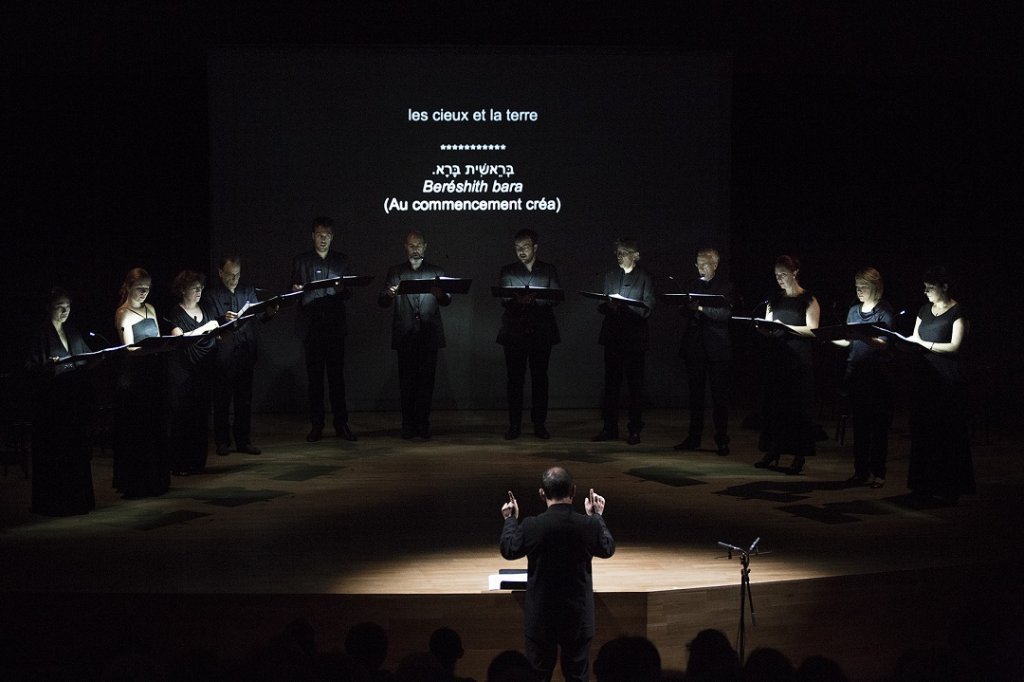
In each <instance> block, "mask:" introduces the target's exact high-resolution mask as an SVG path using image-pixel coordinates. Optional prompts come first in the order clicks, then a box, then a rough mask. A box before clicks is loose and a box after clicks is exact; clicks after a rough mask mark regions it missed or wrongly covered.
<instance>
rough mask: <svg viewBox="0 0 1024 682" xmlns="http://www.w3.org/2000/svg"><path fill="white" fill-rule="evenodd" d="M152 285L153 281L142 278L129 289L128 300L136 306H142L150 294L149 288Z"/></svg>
mask: <svg viewBox="0 0 1024 682" xmlns="http://www.w3.org/2000/svg"><path fill="white" fill-rule="evenodd" d="M152 286H153V282H152V281H150V280H148V279H140V280H139V281H138V282H136V283H135V284H133V285H132V286H131V287H130V288H129V289H128V300H129V301H131V303H132V305H133V306H135V307H136V308H138V307H141V306H142V305H143V304H144V303H145V302H146V297H147V296H149V290H150V289H151V288H152Z"/></svg>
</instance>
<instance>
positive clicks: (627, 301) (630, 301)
mask: <svg viewBox="0 0 1024 682" xmlns="http://www.w3.org/2000/svg"><path fill="white" fill-rule="evenodd" d="M576 293H578V294H579V295H580V296H583V297H584V298H592V299H594V300H597V301H604V302H605V303H608V302H610V301H615V302H617V303H622V304H624V305H628V306H630V307H632V308H640V309H641V310H647V309H648V307H647V304H646V303H644V302H643V301H641V300H640V299H637V298H626V297H625V296H619V295H618V294H599V293H597V292H596V291H578V292H576Z"/></svg>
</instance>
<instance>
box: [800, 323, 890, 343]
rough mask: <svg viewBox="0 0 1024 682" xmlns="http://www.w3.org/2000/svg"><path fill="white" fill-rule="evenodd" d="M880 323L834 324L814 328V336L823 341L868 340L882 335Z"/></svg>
mask: <svg viewBox="0 0 1024 682" xmlns="http://www.w3.org/2000/svg"><path fill="white" fill-rule="evenodd" d="M878 329H880V327H878V325H874V324H870V323H866V324H834V325H829V326H827V327H818V328H817V329H812V330H811V333H812V334H814V338H816V339H819V340H821V341H868V340H869V339H873V338H877V337H878V336H881V334H879V332H878Z"/></svg>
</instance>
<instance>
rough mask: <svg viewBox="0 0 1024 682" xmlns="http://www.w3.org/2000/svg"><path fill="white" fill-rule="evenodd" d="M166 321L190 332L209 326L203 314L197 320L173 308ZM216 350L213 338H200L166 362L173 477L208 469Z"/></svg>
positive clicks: (169, 442) (168, 436)
mask: <svg viewBox="0 0 1024 682" xmlns="http://www.w3.org/2000/svg"><path fill="white" fill-rule="evenodd" d="M166 321H167V324H168V326H169V327H170V328H172V329H173V328H174V327H178V328H179V329H181V330H182V331H183V332H190V331H195V330H196V329H198V328H199V327H201V326H203V325H204V324H206V322H207V317H206V313H200V319H199V320H196V319H195V318H193V317H192V316H191V315H189V314H188V313H186V312H185V311H184V310H182V308H181V306H174V309H173V311H172V312H171V314H170V316H169V317H168V318H167V320H166ZM213 347H214V340H213V339H212V338H205V339H204V338H199V339H197V340H196V341H195V343H191V344H189V345H187V346H186V347H185V348H182V349H180V350H176V351H174V352H172V353H170V355H169V357H168V359H167V400H168V404H167V416H168V425H167V447H168V454H169V457H170V465H171V471H172V472H174V473H178V474H197V473H200V472H201V471H202V470H203V468H204V467H205V466H206V455H207V449H208V447H207V446H208V441H209V419H210V375H211V371H212V367H211V365H210V361H211V360H212V359H213V355H212V354H211V351H212V350H213Z"/></svg>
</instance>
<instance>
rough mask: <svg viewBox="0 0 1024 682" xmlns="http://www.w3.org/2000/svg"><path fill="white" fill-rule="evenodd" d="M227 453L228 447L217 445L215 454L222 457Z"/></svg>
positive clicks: (229, 447) (229, 450) (229, 449)
mask: <svg viewBox="0 0 1024 682" xmlns="http://www.w3.org/2000/svg"><path fill="white" fill-rule="evenodd" d="M229 452H231V446H230V445H225V444H223V443H217V454H218V455H220V456H221V457H223V456H225V455H227V454H228V453H229Z"/></svg>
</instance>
